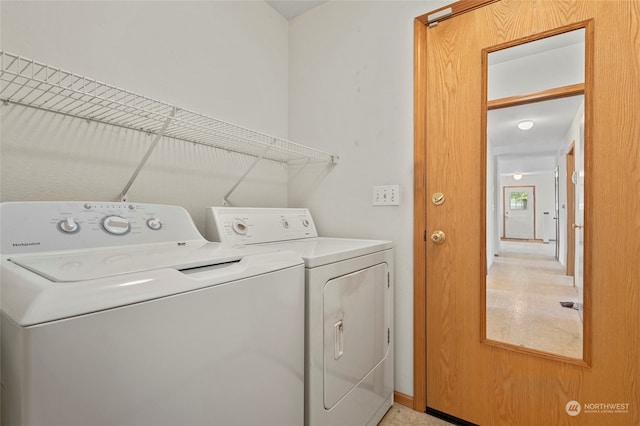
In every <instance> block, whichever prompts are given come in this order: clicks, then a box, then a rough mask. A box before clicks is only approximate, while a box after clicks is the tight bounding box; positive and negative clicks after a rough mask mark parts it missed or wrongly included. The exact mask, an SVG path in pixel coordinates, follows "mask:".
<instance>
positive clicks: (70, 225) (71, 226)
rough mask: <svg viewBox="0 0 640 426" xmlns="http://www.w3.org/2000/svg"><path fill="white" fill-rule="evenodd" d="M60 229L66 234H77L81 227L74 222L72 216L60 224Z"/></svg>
mask: <svg viewBox="0 0 640 426" xmlns="http://www.w3.org/2000/svg"><path fill="white" fill-rule="evenodd" d="M58 228H59V229H60V230H61V231H62V232H65V233H67V234H73V233H74V232H77V231H78V230H79V229H80V226H79V225H78V223H77V222H76V221H75V220H73V218H72V217H71V216H68V217H67V218H66V219H64V220H61V221H60V222H58Z"/></svg>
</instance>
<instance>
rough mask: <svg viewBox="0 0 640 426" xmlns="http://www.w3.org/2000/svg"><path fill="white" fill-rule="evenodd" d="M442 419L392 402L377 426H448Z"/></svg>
mask: <svg viewBox="0 0 640 426" xmlns="http://www.w3.org/2000/svg"><path fill="white" fill-rule="evenodd" d="M450 425H452V423H448V422H446V421H444V420H440V419H438V418H436V417H432V416H430V415H428V414H425V413H419V412H417V411H413V410H412V409H411V408H408V407H405V406H404V405H400V404H393V406H392V407H391V408H390V409H389V411H387V414H385V416H384V417H383V418H382V420H381V421H380V423H378V426H450Z"/></svg>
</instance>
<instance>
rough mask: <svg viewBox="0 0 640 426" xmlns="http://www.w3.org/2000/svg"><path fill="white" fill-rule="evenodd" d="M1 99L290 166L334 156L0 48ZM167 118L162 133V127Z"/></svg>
mask: <svg viewBox="0 0 640 426" xmlns="http://www.w3.org/2000/svg"><path fill="white" fill-rule="evenodd" d="M0 66H1V70H0V100H1V101H2V102H4V103H13V104H17V105H23V106H27V107H32V108H37V109H42V110H46V111H53V112H56V113H59V114H64V115H69V116H72V117H78V118H83V119H86V120H91V121H96V122H100V123H106V124H110V125H115V126H120V127H125V128H128V129H135V130H140V131H143V132H148V133H154V134H157V133H159V132H160V133H161V134H163V135H164V136H167V137H171V138H175V139H179V140H183V141H187V142H192V143H197V144H202V145H208V146H212V147H215V148H220V149H224V150H227V151H233V152H239V153H242V154H247V155H251V156H254V157H257V158H265V159H269V160H273V161H278V162H283V163H289V162H297V161H300V160H305V161H309V160H316V161H322V162H328V163H331V164H336V163H337V160H338V157H337V156H335V155H332V154H328V153H326V152H323V151H319V150H317V149H314V148H310V147H307V146H304V145H300V144H297V143H295V142H291V141H288V140H286V139H281V138H277V137H273V136H269V135H265V134H263V133H259V132H256V131H254V130H250V129H247V128H244V127H241V126H237V125H235V124H231V123H227V122H225V121H221V120H218V119H215V118H212V117H209V116H206V115H202V114H199V113H196V112H192V111H188V110H185V109H183V108H179V107H177V106H174V105H170V104H168V103H166V102H161V101H158V100H155V99H152V98H149V97H147V96H143V95H139V94H137V93H134V92H131V91H128V90H125V89H120V88H118V87H116V86H113V85H110V84H107V83H103V82H100V81H97V80H94V79H91V78H88V77H84V76H82V75H79V74H75V73H72V72H68V71H64V70H62V69H60V68H56V67H52V66H49V65H47V64H44V63H40V62H37V61H34V60H31V59H27V58H24V57H21V56H19V55H15V54H12V53H8V52H5V51H2V50H0ZM167 120H169V124H168V125H167V127H166V129H165V131H164V133H162V132H161V129H162V128H163V126H164V125H165V124H166V122H167Z"/></svg>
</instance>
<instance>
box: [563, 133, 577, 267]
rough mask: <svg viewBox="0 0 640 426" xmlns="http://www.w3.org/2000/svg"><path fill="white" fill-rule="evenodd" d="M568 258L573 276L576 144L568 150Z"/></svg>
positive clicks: (574, 262) (574, 258)
mask: <svg viewBox="0 0 640 426" xmlns="http://www.w3.org/2000/svg"><path fill="white" fill-rule="evenodd" d="M566 160H567V260H566V262H565V265H566V270H567V275H568V276H571V277H573V276H574V274H575V264H576V232H575V228H574V226H573V225H574V224H575V223H576V210H575V205H576V191H575V189H576V186H575V184H574V182H573V179H574V173H575V171H576V160H575V155H574V146H573V145H572V146H571V149H569V152H567V157H566Z"/></svg>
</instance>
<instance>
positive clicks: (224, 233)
mask: <svg viewBox="0 0 640 426" xmlns="http://www.w3.org/2000/svg"><path fill="white" fill-rule="evenodd" d="M205 217H206V230H205V238H207V239H208V240H209V241H220V242H224V243H231V244H258V243H270V242H275V241H291V240H299V239H303V238H313V237H317V236H318V232H317V231H316V227H315V224H314V223H313V218H312V217H311V213H309V210H308V209H296V208H291V209H289V208H282V209H280V208H250V207H246V208H239V207H208V208H207V209H206V213H205Z"/></svg>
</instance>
